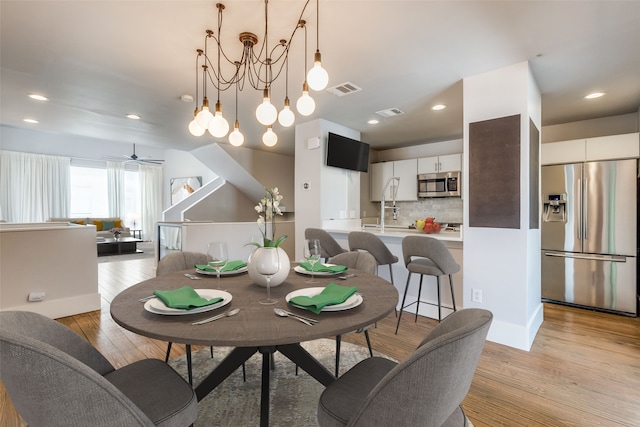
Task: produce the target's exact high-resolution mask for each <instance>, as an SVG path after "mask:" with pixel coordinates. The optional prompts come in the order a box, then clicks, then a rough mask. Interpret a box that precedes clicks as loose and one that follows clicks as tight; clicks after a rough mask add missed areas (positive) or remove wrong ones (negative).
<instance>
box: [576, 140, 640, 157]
mask: <svg viewBox="0 0 640 427" xmlns="http://www.w3.org/2000/svg"><path fill="white" fill-rule="evenodd" d="M639 135H640V134H638V133H625V134H623V135H613V136H601V137H599V138H588V139H587V150H586V155H587V161H590V160H612V159H629V158H638V157H640V138H639V137H638V136H639Z"/></svg>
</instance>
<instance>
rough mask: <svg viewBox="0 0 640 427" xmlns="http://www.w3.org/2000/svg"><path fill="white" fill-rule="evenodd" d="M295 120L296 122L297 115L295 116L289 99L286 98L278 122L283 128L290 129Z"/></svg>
mask: <svg viewBox="0 0 640 427" xmlns="http://www.w3.org/2000/svg"><path fill="white" fill-rule="evenodd" d="M295 120H296V116H295V114H293V111H291V106H290V104H289V97H286V98H285V99H284V108H283V109H282V110H281V111H280V113H279V114H278V122H279V123H280V124H281V125H282V126H284V127H286V128H288V127H289V126H291V125H292V124H293V122H294V121H295Z"/></svg>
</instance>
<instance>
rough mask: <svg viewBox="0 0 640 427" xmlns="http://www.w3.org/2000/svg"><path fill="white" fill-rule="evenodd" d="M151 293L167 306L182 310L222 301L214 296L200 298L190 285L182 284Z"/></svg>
mask: <svg viewBox="0 0 640 427" xmlns="http://www.w3.org/2000/svg"><path fill="white" fill-rule="evenodd" d="M153 294H154V295H155V296H157V297H158V298H160V299H161V300H162V302H164V304H165V305H166V306H167V307H170V308H180V309H183V310H193V309H194V308H198V307H204V306H207V305H211V304H215V303H217V302H220V301H222V298H220V297H216V298H211V299H206V298H202V297H201V296H200V295H198V293H197V292H196V291H195V289H193V288H192V287H190V286H183V287H182V288H179V289H174V290H171V291H153Z"/></svg>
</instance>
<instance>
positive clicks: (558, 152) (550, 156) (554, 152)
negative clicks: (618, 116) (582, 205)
mask: <svg viewBox="0 0 640 427" xmlns="http://www.w3.org/2000/svg"><path fill="white" fill-rule="evenodd" d="M638 157H640V138H639V134H638V133H626V134H622V135H611V136H601V137H598V138H586V139H574V140H571V141H560V142H549V143H546V144H542V148H541V164H543V165H549V164H560V163H576V162H584V161H594V160H614V159H629V158H638Z"/></svg>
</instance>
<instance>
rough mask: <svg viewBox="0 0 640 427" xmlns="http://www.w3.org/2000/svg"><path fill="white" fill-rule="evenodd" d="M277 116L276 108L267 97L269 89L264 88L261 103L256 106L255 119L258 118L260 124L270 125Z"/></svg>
mask: <svg viewBox="0 0 640 427" xmlns="http://www.w3.org/2000/svg"><path fill="white" fill-rule="evenodd" d="M277 118H278V110H277V109H276V107H274V106H273V104H272V103H271V99H269V89H265V90H264V95H263V98H262V104H260V105H258V108H256V119H258V121H259V122H260V123H261V124H263V125H265V126H270V125H272V124H273V123H275V121H276V119H277Z"/></svg>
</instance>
